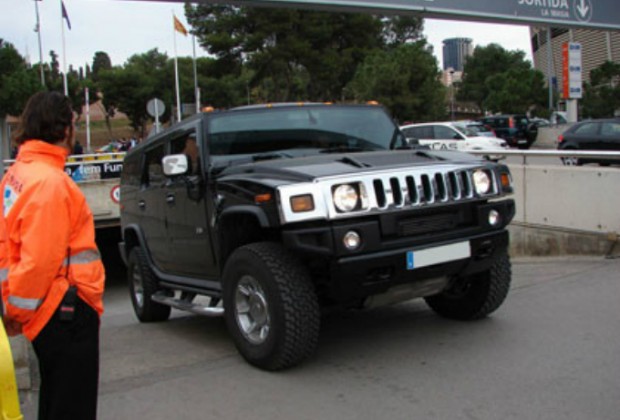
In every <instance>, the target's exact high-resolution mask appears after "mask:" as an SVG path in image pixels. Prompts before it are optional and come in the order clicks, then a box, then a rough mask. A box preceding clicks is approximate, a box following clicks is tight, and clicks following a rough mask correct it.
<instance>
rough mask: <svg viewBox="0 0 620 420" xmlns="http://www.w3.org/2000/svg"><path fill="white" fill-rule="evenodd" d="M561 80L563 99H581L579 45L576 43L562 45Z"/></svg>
mask: <svg viewBox="0 0 620 420" xmlns="http://www.w3.org/2000/svg"><path fill="white" fill-rule="evenodd" d="M562 78H563V79H564V80H563V82H564V83H563V89H562V90H563V95H562V96H563V97H564V98H565V99H581V95H582V93H583V91H582V90H583V87H582V82H581V80H582V64H581V44H580V43H578V42H565V43H564V44H563V45H562Z"/></svg>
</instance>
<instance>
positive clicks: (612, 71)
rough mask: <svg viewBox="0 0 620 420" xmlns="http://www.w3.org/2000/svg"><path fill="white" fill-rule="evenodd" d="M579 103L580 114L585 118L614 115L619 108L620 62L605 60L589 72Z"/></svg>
mask: <svg viewBox="0 0 620 420" xmlns="http://www.w3.org/2000/svg"><path fill="white" fill-rule="evenodd" d="M581 105H582V108H581V114H582V116H583V117H586V118H608V117H613V116H615V115H616V113H617V112H618V110H620V64H618V63H614V62H612V61H606V62H605V63H603V64H601V65H600V66H599V67H597V68H596V69H594V70H592V71H591V72H590V83H587V84H586V85H585V86H584V96H583V100H582V101H581Z"/></svg>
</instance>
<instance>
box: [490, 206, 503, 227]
mask: <svg viewBox="0 0 620 420" xmlns="http://www.w3.org/2000/svg"><path fill="white" fill-rule="evenodd" d="M501 221H502V219H501V217H500V215H499V212H498V211H497V210H495V209H494V210H491V211H490V212H489V225H491V226H497V225H499V223H500V222H501Z"/></svg>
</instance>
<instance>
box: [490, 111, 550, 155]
mask: <svg viewBox="0 0 620 420" xmlns="http://www.w3.org/2000/svg"><path fill="white" fill-rule="evenodd" d="M478 121H480V122H481V123H483V124H484V125H486V126H488V127H489V128H491V129H492V130H493V131H495V135H496V136H497V137H499V138H502V139H504V140H506V142H507V143H508V145H509V146H511V147H518V148H519V149H529V148H530V147H531V146H532V144H533V143H534V142H535V141H536V137H537V136H538V126H537V125H536V124H534V123H532V122H531V121H530V120H529V118H528V117H527V115H524V114H504V115H492V116H489V117H483V118H480V119H479V120H478Z"/></svg>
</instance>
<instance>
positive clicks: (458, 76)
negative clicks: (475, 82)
mask: <svg viewBox="0 0 620 420" xmlns="http://www.w3.org/2000/svg"><path fill="white" fill-rule="evenodd" d="M462 80H463V72H462V71H454V69H453V68H449V69H447V70H444V71H443V72H442V73H441V83H442V84H443V85H444V86H446V87H450V86H452V84H453V83H459V82H461V81H462Z"/></svg>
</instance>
